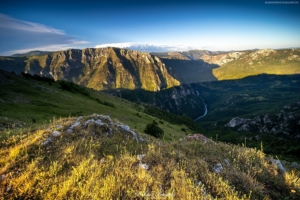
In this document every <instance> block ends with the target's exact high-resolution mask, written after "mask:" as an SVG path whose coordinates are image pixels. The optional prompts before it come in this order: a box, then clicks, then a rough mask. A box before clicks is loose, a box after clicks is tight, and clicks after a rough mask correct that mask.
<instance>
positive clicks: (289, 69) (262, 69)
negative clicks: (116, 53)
mask: <svg viewBox="0 0 300 200" xmlns="http://www.w3.org/2000/svg"><path fill="white" fill-rule="evenodd" d="M153 54H154V55H156V56H159V57H160V58H162V59H163V61H164V62H165V63H166V66H168V67H170V68H172V69H173V72H174V73H173V76H175V77H178V78H179V79H180V80H181V79H182V81H185V80H186V79H188V80H189V81H190V82H188V83H191V82H203V81H213V80H216V79H217V80H232V79H241V78H244V77H246V76H252V75H258V74H262V73H265V74H278V75H280V74H299V73H300V49H283V50H272V49H260V50H249V51H235V52H233V51H232V52H221V51H216V52H211V51H205V50H193V51H183V52H166V53H153ZM192 61H194V62H196V61H198V63H196V64H194V65H191V63H192ZM179 63H180V64H179ZM178 65H180V66H178ZM191 66H192V67H191ZM199 69H201V70H202V72H201V71H199ZM205 69H206V70H205ZM203 70H204V71H205V72H204V71H203ZM190 71H191V72H196V74H194V77H195V76H198V77H197V78H193V76H191V75H190V74H189V73H190ZM182 77H184V78H182ZM203 77H205V78H203ZM208 77H209V78H208ZM197 79H198V80H199V81H197Z"/></svg>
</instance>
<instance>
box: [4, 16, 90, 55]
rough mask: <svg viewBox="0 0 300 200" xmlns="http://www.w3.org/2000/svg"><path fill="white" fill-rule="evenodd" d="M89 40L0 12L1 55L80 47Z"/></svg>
mask: <svg viewBox="0 0 300 200" xmlns="http://www.w3.org/2000/svg"><path fill="white" fill-rule="evenodd" d="M87 43H89V42H87V41H83V40H78V39H77V38H76V37H74V36H70V35H67V34H66V33H65V31H63V30H59V29H55V28H51V27H48V26H45V25H43V24H38V23H34V22H28V21H23V20H19V19H15V18H12V17H10V16H7V15H3V14H1V13H0V55H11V54H15V53H25V52H28V51H32V50H42V51H57V50H64V49H70V48H80V47H81V45H83V44H87Z"/></svg>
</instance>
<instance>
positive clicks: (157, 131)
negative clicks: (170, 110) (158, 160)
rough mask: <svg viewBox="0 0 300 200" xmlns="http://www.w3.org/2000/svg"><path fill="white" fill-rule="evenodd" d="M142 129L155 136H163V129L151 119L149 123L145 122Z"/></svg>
mask: <svg viewBox="0 0 300 200" xmlns="http://www.w3.org/2000/svg"><path fill="white" fill-rule="evenodd" d="M144 131H145V133H147V134H149V135H152V136H153V137H156V138H163V136H164V131H163V130H162V129H161V128H160V127H159V126H158V125H157V122H156V121H153V122H152V123H151V124H147V126H146V129H145V130H144Z"/></svg>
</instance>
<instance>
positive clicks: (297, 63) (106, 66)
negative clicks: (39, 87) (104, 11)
mask: <svg viewBox="0 0 300 200" xmlns="http://www.w3.org/2000/svg"><path fill="white" fill-rule="evenodd" d="M0 68H1V69H3V70H6V71H14V72H16V73H20V72H21V71H24V72H25V73H30V74H37V75H40V76H47V77H51V78H53V79H55V80H68V81H73V82H74V83H76V84H80V85H83V86H86V87H89V88H93V89H95V90H106V89H115V88H123V89H145V90H149V91H159V90H162V89H165V88H171V87H173V86H178V85H182V84H190V83H198V82H207V81H216V80H234V79H241V78H244V77H247V76H252V75H258V74H263V73H266V74H278V75H280V74H299V73H300V49H281V50H271V49H261V50H247V51H232V52H224V51H213V52H212V51H206V50H190V51H182V52H156V53H151V54H149V53H146V52H140V51H133V50H127V49H120V48H112V47H107V48H87V49H83V50H76V49H70V50H66V51H58V52H40V51H34V52H29V53H26V54H19V55H13V57H0Z"/></svg>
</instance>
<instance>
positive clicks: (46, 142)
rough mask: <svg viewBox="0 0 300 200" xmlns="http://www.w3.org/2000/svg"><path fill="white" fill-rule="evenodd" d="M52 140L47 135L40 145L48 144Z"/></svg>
mask: <svg viewBox="0 0 300 200" xmlns="http://www.w3.org/2000/svg"><path fill="white" fill-rule="evenodd" d="M51 141H52V139H51V137H48V138H47V139H46V141H45V142H42V146H45V145H47V144H49V143H50V142H51Z"/></svg>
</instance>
